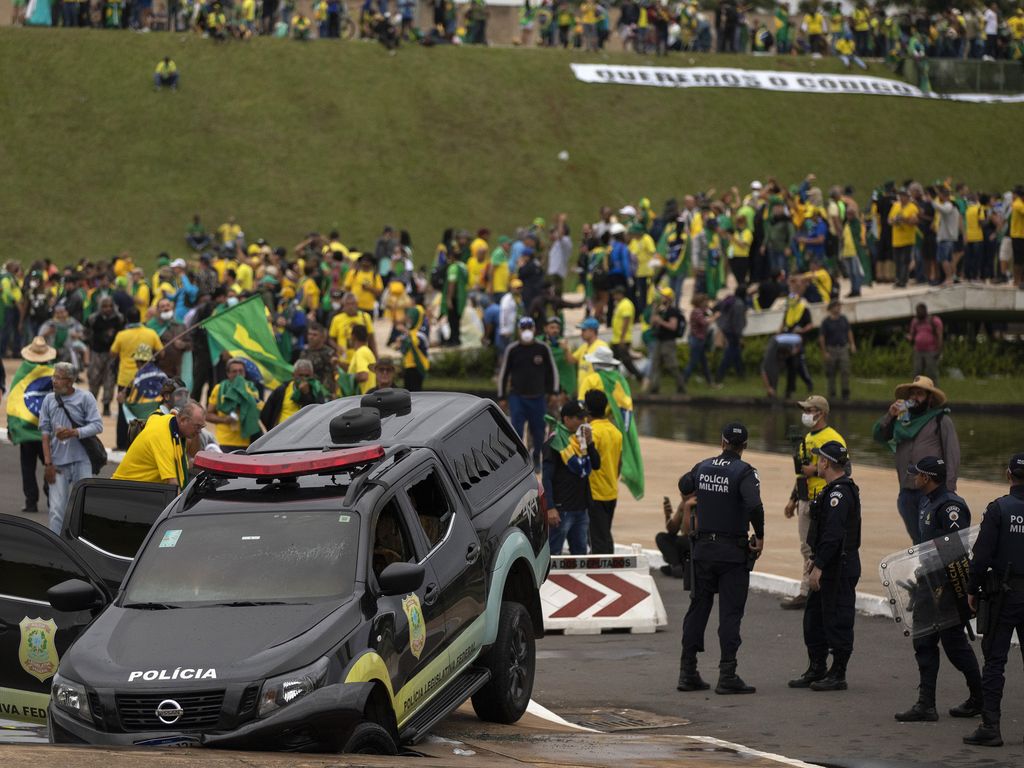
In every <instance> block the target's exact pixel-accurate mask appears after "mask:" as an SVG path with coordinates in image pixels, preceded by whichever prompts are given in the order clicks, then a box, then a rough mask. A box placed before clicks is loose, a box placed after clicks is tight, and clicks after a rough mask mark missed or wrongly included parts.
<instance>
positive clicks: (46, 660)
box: [18, 616, 60, 683]
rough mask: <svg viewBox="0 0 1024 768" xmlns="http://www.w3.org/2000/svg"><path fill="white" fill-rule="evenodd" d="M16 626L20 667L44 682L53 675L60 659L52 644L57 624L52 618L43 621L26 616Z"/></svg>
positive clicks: (55, 647)
mask: <svg viewBox="0 0 1024 768" xmlns="http://www.w3.org/2000/svg"><path fill="white" fill-rule="evenodd" d="M18 626H19V627H20V628H21V642H20V643H19V644H18V660H19V661H20V662H21V668H22V669H24V670H25V671H26V672H28V673H29V674H30V675H32V677H34V678H36V679H37V680H39V682H41V683H45V682H46V681H47V680H48V679H50V678H51V677H53V673H54V672H56V671H57V664H58V662H59V661H60V659H58V657H57V646H56V645H55V644H54V638H55V636H56V634H57V624H56V622H54V620H53V619H46V620H45V621H44V620H43V619H41V618H39V617H36V618H34V619H30V618H29V617H28V616H26V617H25V618H24V619H22V620H21V622H20V623H19V624H18Z"/></svg>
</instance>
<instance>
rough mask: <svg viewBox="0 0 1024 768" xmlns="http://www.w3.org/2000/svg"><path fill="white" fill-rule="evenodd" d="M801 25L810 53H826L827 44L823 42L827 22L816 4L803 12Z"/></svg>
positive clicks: (826, 30)
mask: <svg viewBox="0 0 1024 768" xmlns="http://www.w3.org/2000/svg"><path fill="white" fill-rule="evenodd" d="M802 26H803V30H804V32H805V33H806V35H807V42H808V45H809V46H810V49H811V53H818V54H821V55H824V54H826V53H827V52H828V46H827V45H826V44H825V34H826V33H827V32H828V24H827V23H826V21H825V16H824V14H822V12H821V9H820V8H819V7H818V6H817V4H815V5H814V6H812V7H811V9H810V10H809V11H808V12H807V13H805V14H804V20H803V25H802Z"/></svg>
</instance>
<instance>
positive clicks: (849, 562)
mask: <svg viewBox="0 0 1024 768" xmlns="http://www.w3.org/2000/svg"><path fill="white" fill-rule="evenodd" d="M811 453H812V454H813V455H815V456H816V457H817V471H818V477H820V478H823V479H824V480H825V487H824V488H822V489H821V491H819V492H818V495H817V496H816V497H815V498H814V501H813V503H812V504H811V527H810V530H809V531H808V533H807V543H808V544H809V545H810V547H811V559H810V561H809V562H808V563H807V566H806V568H807V574H808V583H809V586H810V589H811V592H810V594H809V595H808V597H807V605H806V606H804V644H805V645H806V646H807V655H808V657H809V659H810V664H809V665H808V667H807V671H805V672H804V673H803V674H802V675H800V677H798V678H796V679H794V680H790V681H789V687H790V688H810V689H811V690H812V691H845V690H846V688H847V685H846V665H847V663H848V662H849V661H850V656H851V654H852V653H853V620H854V616H855V615H856V611H855V608H856V602H857V581H858V579H859V578H860V552H859V549H860V490H859V489H858V488H857V486H856V484H855V483H854V482H853V480H851V479H850V478H849V477H847V476H846V464H847V462H848V461H849V456H848V455H847V452H846V446H844V445H843V444H842V443H840V442H838V441H836V440H830V441H829V442H827V443H825V444H824V445H821V446H819V447H817V448H813V449H812V450H811ZM829 651H831V652H832V666H831V667H828V666H827V663H828V655H829Z"/></svg>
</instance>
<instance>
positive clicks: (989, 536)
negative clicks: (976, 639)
mask: <svg viewBox="0 0 1024 768" xmlns="http://www.w3.org/2000/svg"><path fill="white" fill-rule="evenodd" d="M989 569H991V570H993V571H995V572H996V574H998V576H999V578H1000V579H1002V578H1003V577H1005V576H1006V574H1007V573H1009V587H1010V591H1009V592H1007V593H1006V595H1005V601H1004V603H1003V610H1002V612H1001V614H1000V616H999V622H998V624H997V625H996V627H995V631H994V633H993V634H994V636H993V637H992V638H991V639H989V642H990V643H991V645H989V647H988V651H987V652H986V653H985V665H984V668H983V670H982V674H981V687H982V694H983V698H984V707H983V711H982V717H983V719H984V724H985V725H987V726H990V727H993V728H994V729H995V733H996V734H997V735H998V732H999V730H998V729H999V715H1000V703H1001V702H1002V698H1003V685H1004V684H1005V682H1006V678H1005V677H1004V674H1003V672H1004V670H1005V669H1006V659H1007V656H1008V654H1009V650H1010V638H1011V636H1012V635H1013V631H1014V630H1015V629H1016V630H1017V636H1018V637H1024V485H1014V486H1012V487H1011V488H1010V493H1009V495H1007V496H1003V497H1001V498H998V499H996V500H995V501H993V502H992V503H991V504H989V505H988V508H987V509H986V510H985V516H984V517H983V518H982V521H981V530H980V531H979V532H978V539H977V541H975V543H974V556H973V558H972V559H971V593H972V594H978V593H980V592H981V591H982V588H983V586H984V584H985V574H986V572H987V571H988V570H989ZM1021 653H1022V655H1024V646H1022V648H1021ZM980 730H981V729H979V731H980ZM968 738H970V737H968ZM965 741H967V739H965ZM968 743H972V742H968ZM973 743H977V742H973ZM1000 743H1001V740H1000Z"/></svg>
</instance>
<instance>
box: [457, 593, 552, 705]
mask: <svg viewBox="0 0 1024 768" xmlns="http://www.w3.org/2000/svg"><path fill="white" fill-rule="evenodd" d="M480 663H481V665H482V666H484V667H486V668H487V669H489V670H490V672H491V679H490V681H489V682H488V683H487V685H485V686H484V687H483V688H481V689H480V690H479V691H477V692H476V693H475V694H473V709H474V710H475V711H476V714H477V716H478V717H479V718H480V719H481V720H489V721H491V722H495V723H514V722H516V721H517V720H518V719H519V718H520V717H522V716H523V713H524V712H525V711H526V707H527V705H528V704H529V703H530V696H531V694H532V693H533V676H534V672H535V671H536V667H537V646H536V643H535V641H534V636H533V622H532V621H531V620H530V612H529V611H527V610H526V607H525V606H523V605H522V604H521V603H513V602H503V603H502V604H501V616H500V617H499V619H498V637H497V638H496V639H495V641H494V645H492V646H491V647H490V649H489V650H488V651H487V653H486V654H485V655H484V656H483V657H482V658H481V660H480Z"/></svg>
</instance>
